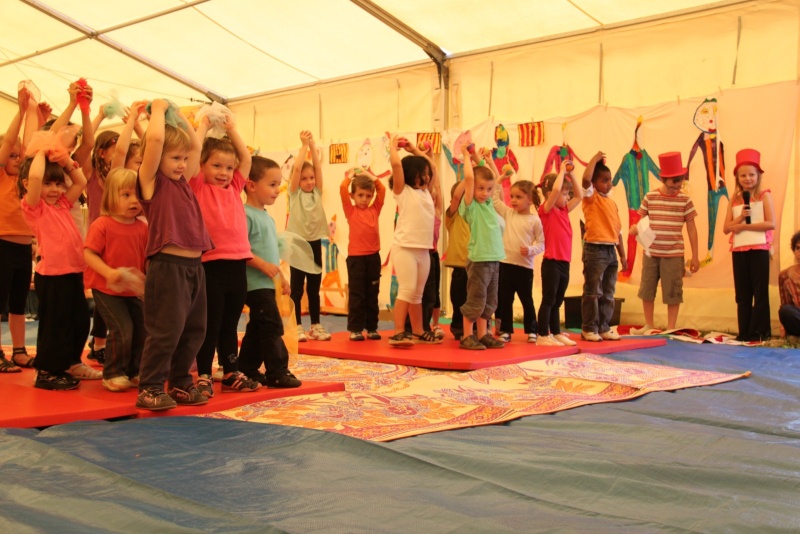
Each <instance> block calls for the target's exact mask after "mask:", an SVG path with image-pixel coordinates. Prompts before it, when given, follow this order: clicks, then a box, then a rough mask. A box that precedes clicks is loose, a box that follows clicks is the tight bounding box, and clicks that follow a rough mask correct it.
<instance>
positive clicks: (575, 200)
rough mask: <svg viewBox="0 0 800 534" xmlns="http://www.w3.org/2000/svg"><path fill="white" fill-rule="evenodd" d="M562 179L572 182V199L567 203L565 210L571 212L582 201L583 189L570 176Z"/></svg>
mask: <svg viewBox="0 0 800 534" xmlns="http://www.w3.org/2000/svg"><path fill="white" fill-rule="evenodd" d="M564 179H565V180H570V181H571V182H572V198H571V199H570V200H569V202H567V209H568V210H569V211H572V210H574V209H575V208H577V207H578V206H579V205H580V203H581V201H582V200H583V187H581V184H579V183H578V182H577V181H576V180H575V177H574V176H573V175H572V174H569V175H567V176H565V177H564Z"/></svg>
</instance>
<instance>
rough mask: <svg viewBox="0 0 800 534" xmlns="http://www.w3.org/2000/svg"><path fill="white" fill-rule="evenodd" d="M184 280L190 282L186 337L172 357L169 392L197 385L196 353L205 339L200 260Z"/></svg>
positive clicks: (203, 275) (204, 285) (184, 333)
mask: <svg viewBox="0 0 800 534" xmlns="http://www.w3.org/2000/svg"><path fill="white" fill-rule="evenodd" d="M184 272H185V274H184V276H185V277H186V279H187V282H188V286H189V287H187V289H188V293H187V294H188V295H190V296H191V297H190V300H189V301H188V302H187V307H188V310H187V314H186V321H185V323H184V327H183V333H182V334H181V336H180V339H178V345H177V346H176V347H175V352H174V353H173V355H172V363H171V365H170V369H169V378H168V384H169V386H170V388H178V389H183V390H186V388H187V387H191V386H193V385H194V380H193V378H192V375H191V374H190V372H191V368H192V364H193V363H194V360H195V357H196V355H197V351H198V350H200V346H201V345H202V344H203V340H204V339H205V336H206V306H207V305H206V276H205V271H204V270H203V266H202V265H201V263H200V258H197V263H196V264H195V265H193V266H191V267H189V268H188V269H185V271H184Z"/></svg>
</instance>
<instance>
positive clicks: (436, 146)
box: [417, 132, 442, 154]
mask: <svg viewBox="0 0 800 534" xmlns="http://www.w3.org/2000/svg"><path fill="white" fill-rule="evenodd" d="M425 141H428V142H429V143H430V144H431V146H432V147H433V153H434V154H440V153H441V152H442V134H441V133H439V132H429V133H418V134H417V146H419V144H420V143H424V142H425Z"/></svg>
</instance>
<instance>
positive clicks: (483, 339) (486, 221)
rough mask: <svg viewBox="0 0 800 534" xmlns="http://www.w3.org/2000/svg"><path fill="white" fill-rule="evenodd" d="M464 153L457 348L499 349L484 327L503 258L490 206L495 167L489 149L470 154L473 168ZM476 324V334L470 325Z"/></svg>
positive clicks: (494, 302) (500, 237)
mask: <svg viewBox="0 0 800 534" xmlns="http://www.w3.org/2000/svg"><path fill="white" fill-rule="evenodd" d="M462 153H463V156H464V162H465V163H464V180H463V183H464V198H463V200H462V201H461V205H460V206H459V208H458V213H459V214H461V216H462V217H463V218H464V220H465V221H467V223H468V224H469V229H470V239H469V244H468V246H467V301H466V302H465V303H464V305H463V306H461V314H462V316H463V320H462V322H463V324H464V337H462V338H461V342H460V343H459V347H460V348H462V349H467V350H484V349H501V348H503V347H504V346H505V343H503V342H502V341H500V340H499V339H497V338H495V337H494V336H493V335H492V334H491V333H490V332H489V329H488V321H489V319H491V318H492V315H493V314H494V312H495V310H496V309H497V284H498V280H499V275H500V260H503V259H505V257H506V255H505V251H504V250H503V230H502V228H501V227H500V222H499V220H498V218H497V213H496V212H495V210H494V206H493V205H492V190H493V189H494V187H495V179H496V176H495V170H494V165H493V164H492V157H491V152H488V151H482V153H481V157H482V158H483V160H480V158H479V157H478V156H477V154H475V153H473V154H472V160H474V161H475V163H476V164H477V166H476V167H475V169H474V170H473V168H472V165H471V164H470V154H469V152H468V151H467V147H463V148H462ZM473 324H476V325H477V336H476V335H475V334H473V333H472V325H473Z"/></svg>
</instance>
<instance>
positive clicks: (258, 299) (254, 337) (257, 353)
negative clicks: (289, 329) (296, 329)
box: [239, 289, 283, 377]
mask: <svg viewBox="0 0 800 534" xmlns="http://www.w3.org/2000/svg"><path fill="white" fill-rule="evenodd" d="M267 291H270V290H269V289H256V290H254V291H248V292H247V298H246V303H247V307H248V308H250V320H249V321H247V326H245V330H244V337H243V338H242V345H241V346H240V347H239V370H240V371H241V372H243V373H244V374H246V375H247V376H249V377H252V376H255V374H256V371H258V369H259V367H261V363H262V362H263V361H264V357H263V354H264V350H265V349H264V348H263V347H262V346H261V332H260V328H261V327H262V323H263V321H260V320H258V318H259V316H260V315H261V314H262V309H263V307H264V300H265V297H264V296H263V295H262V293H263V292H267ZM271 291H272V292H273V295H274V292H275V290H274V289H273V290H271ZM273 298H274V296H273ZM281 329H283V322H282V321H281Z"/></svg>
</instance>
